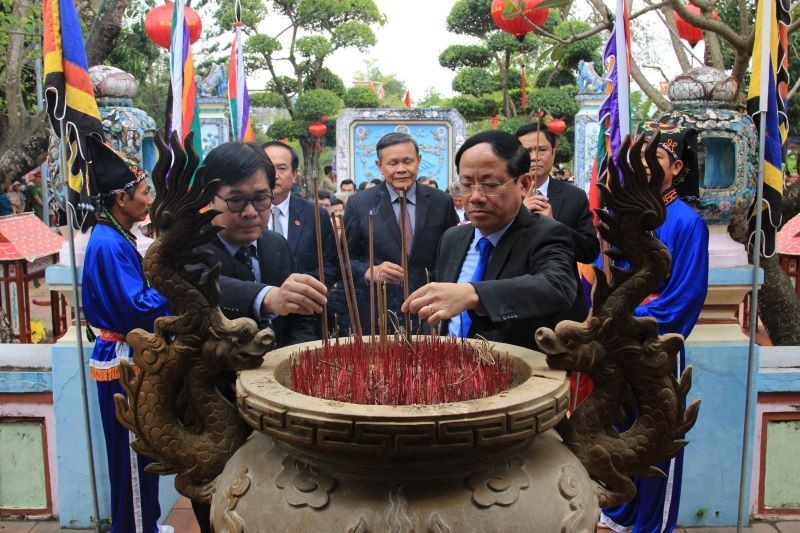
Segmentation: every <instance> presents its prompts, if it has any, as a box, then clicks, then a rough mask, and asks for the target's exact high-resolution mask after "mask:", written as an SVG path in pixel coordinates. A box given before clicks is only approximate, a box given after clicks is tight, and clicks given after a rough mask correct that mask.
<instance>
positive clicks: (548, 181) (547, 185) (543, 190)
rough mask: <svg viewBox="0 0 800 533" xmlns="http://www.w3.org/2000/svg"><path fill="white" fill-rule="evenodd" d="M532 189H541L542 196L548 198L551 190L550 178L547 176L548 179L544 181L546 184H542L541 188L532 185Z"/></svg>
mask: <svg viewBox="0 0 800 533" xmlns="http://www.w3.org/2000/svg"><path fill="white" fill-rule="evenodd" d="M531 187H533V188H534V189H539V192H540V193H542V196H545V197H547V190H548V189H549V188H550V176H547V179H546V180H544V183H542V184H541V185H540V186H539V187H536V186H535V185H533V184H531Z"/></svg>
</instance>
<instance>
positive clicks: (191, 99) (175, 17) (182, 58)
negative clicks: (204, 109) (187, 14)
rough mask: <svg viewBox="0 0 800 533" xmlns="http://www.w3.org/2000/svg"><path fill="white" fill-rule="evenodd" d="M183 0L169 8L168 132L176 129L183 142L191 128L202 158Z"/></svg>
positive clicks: (195, 147) (194, 143) (195, 145)
mask: <svg viewBox="0 0 800 533" xmlns="http://www.w3.org/2000/svg"><path fill="white" fill-rule="evenodd" d="M184 6H185V2H184V0H175V6H174V9H173V12H172V39H171V40H170V64H169V65H170V68H169V76H170V99H171V112H170V123H169V126H168V128H167V129H168V130H169V132H170V133H171V132H173V131H174V132H177V134H178V137H179V138H180V139H181V141H184V142H185V139H186V136H187V135H188V134H189V132H191V131H193V132H194V141H193V143H192V144H193V146H194V150H195V152H197V155H198V156H199V157H200V159H202V158H203V143H202V138H201V135H200V114H199V110H198V109H197V85H196V83H195V81H194V60H193V58H192V47H191V44H190V43H189V28H188V26H187V25H186V19H185V18H184V16H183V9H184Z"/></svg>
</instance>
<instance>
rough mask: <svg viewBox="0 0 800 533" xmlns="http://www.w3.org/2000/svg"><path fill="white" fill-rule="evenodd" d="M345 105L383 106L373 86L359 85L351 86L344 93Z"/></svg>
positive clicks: (360, 106)
mask: <svg viewBox="0 0 800 533" xmlns="http://www.w3.org/2000/svg"><path fill="white" fill-rule="evenodd" d="M344 105H345V107H359V108H375V107H380V106H381V99H380V98H379V97H378V93H376V92H375V91H374V90H373V89H372V87H368V86H366V85H357V86H355V87H350V88H349V89H347V92H346V93H345V95H344Z"/></svg>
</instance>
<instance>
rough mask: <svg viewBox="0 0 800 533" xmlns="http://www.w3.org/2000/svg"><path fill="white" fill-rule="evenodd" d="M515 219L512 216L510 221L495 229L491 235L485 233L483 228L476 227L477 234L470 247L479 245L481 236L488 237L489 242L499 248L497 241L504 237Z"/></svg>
mask: <svg viewBox="0 0 800 533" xmlns="http://www.w3.org/2000/svg"><path fill="white" fill-rule="evenodd" d="M514 220H515V219H513V218H512V219H511V222H509V223H508V224H506V225H505V226H504V227H502V228H500V229H499V230H497V231H495V232H494V233H492V234H491V235H484V234H483V232H482V231H481V230H479V229H478V228H475V235H474V236H473V237H472V244H470V245H469V246H470V248H475V247H476V246H478V241H479V240H480V239H481V237H486V238H487V239H489V242H490V243H492V246H494V247H495V248H497V243H498V242H500V239H502V238H503V235H505V234H506V231H508V228H509V227H510V226H511V224H513V223H514Z"/></svg>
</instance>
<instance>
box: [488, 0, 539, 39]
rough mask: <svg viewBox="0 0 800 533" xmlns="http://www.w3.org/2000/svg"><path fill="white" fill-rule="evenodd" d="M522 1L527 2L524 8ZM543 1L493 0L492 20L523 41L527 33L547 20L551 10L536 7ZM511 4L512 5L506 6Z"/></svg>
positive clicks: (500, 27)
mask: <svg viewBox="0 0 800 533" xmlns="http://www.w3.org/2000/svg"><path fill="white" fill-rule="evenodd" d="M521 2H524V4H525V7H524V9H523V8H521V6H520V3H521ZM542 2H543V0H492V20H494V23H495V25H496V26H497V27H498V28H499V29H501V30H503V31H504V32H506V33H510V34H511V35H513V36H514V37H516V38H517V39H519V40H520V41H522V40H523V39H524V38H525V35H527V34H528V33H529V32H531V31H533V30H534V29H536V28H539V27H541V25H542V24H544V23H545V21H546V20H547V16H548V15H549V14H550V10H549V9H547V8H542V9H536V6H537V5H539V4H541V3H542ZM509 4H510V5H511V7H506V6H508V5H509ZM509 10H510V11H509ZM504 14H505V16H504ZM523 14H524V15H525V16H524V17H523ZM526 18H527V20H525V19H526ZM529 21H530V22H529Z"/></svg>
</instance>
